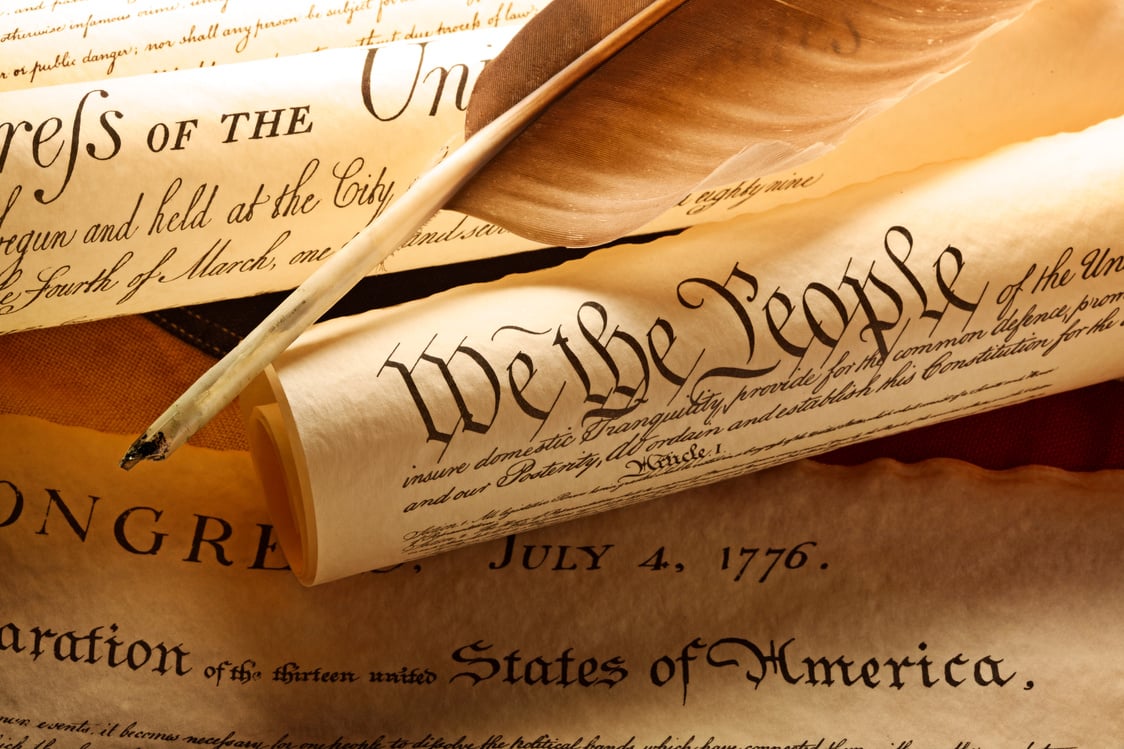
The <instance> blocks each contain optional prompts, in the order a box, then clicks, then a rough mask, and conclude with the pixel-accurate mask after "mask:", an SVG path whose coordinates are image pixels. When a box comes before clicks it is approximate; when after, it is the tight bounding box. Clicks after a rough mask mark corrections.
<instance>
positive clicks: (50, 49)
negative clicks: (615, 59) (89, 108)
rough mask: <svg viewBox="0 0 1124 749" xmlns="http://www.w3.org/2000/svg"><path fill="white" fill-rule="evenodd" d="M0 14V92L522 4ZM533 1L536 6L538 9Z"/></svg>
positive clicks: (506, 16)
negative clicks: (0, 61) (1, 56)
mask: <svg viewBox="0 0 1124 749" xmlns="http://www.w3.org/2000/svg"><path fill="white" fill-rule="evenodd" d="M19 5H20V6H22V7H15V8H13V7H10V6H9V7H4V8H0V52H2V53H3V63H0V91H8V90H13V89H18V88H29V87H32V86H37V87H41V86H49V85H58V84H60V83H69V82H72V81H96V80H101V79H106V78H122V77H125V76H130V75H143V74H145V73H160V72H167V71H170V70H180V69H188V68H207V67H212V66H215V65H222V64H226V63H232V62H245V61H247V60H260V59H265V58H270V57H275V56H277V55H278V54H285V55H294V54H301V53H304V52H316V51H319V50H323V49H331V48H338V47H371V46H375V45H378V44H385V43H388V42H395V41H402V40H420V39H425V38H432V37H440V36H446V35H448V34H454V33H457V32H460V31H469V30H473V29H480V28H488V27H492V28H496V27H499V26H503V25H506V24H509V23H518V22H520V21H523V20H525V19H526V18H527V17H528V16H530V15H532V14H534V13H535V12H536V11H537V10H538V7H539V5H536V4H535V3H531V2H526V0H503V1H502V2H501V1H500V0H328V1H327V2H325V1H324V0H317V2H311V0H270V2H268V3H262V2H259V1H255V0H177V1H174V2H166V0H49V1H45V2H38V3H33V2H28V3H23V2H21V3H19ZM540 5H541V3H540Z"/></svg>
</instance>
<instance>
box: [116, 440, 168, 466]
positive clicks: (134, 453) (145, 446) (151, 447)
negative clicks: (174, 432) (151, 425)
mask: <svg viewBox="0 0 1124 749" xmlns="http://www.w3.org/2000/svg"><path fill="white" fill-rule="evenodd" d="M167 456H168V441H167V440H166V439H164V433H163V432H157V433H156V435H155V436H153V437H149V436H148V433H147V432H146V433H144V434H142V435H141V436H140V437H138V438H137V439H136V440H135V441H134V442H133V444H132V445H130V446H129V450H128V452H126V453H125V457H123V458H121V467H122V468H124V469H125V470H126V471H128V470H129V469H131V468H132V467H133V466H135V465H136V464H137V463H140V462H141V461H142V460H163V459H164V458H166V457H167Z"/></svg>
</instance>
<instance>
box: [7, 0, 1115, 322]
mask: <svg viewBox="0 0 1124 749" xmlns="http://www.w3.org/2000/svg"><path fill="white" fill-rule="evenodd" d="M157 5H158V6H159V7H157ZM178 5H179V6H180V7H176V8H175V9H174V10H170V11H169V12H167V13H155V11H157V10H161V9H162V8H164V7H167V4H165V3H159V4H156V3H154V2H152V1H151V0H150V1H149V2H148V3H147V4H145V3H137V4H135V5H134V4H133V3H127V4H125V5H124V6H122V7H121V8H120V10H119V12H118V11H111V10H104V11H99V12H98V13H92V12H91V7H90V4H89V3H75V4H70V3H67V4H62V3H59V4H57V5H54V6H52V4H51V3H44V4H42V6H43V7H42V8H41V9H39V10H38V11H36V12H35V13H32V12H30V10H29V11H28V12H27V14H26V15H24V16H22V17H19V18H17V17H15V16H13V15H8V16H0V52H3V53H5V54H7V51H8V50H12V56H11V57H7V56H5V58H4V59H5V61H7V60H11V65H12V66H16V65H18V66H19V68H21V69H26V68H28V66H29V65H30V66H31V68H30V69H31V70H34V69H35V67H34V66H35V64H36V62H39V61H43V63H42V65H48V64H50V63H47V62H46V61H47V60H51V59H53V57H57V56H63V57H65V56H66V55H67V54H69V55H70V57H71V58H75V57H80V56H85V55H86V54H87V53H90V54H93V55H95V56H96V55H97V54H108V53H107V52H97V51H96V50H113V49H118V48H120V47H122V45H125V47H126V49H127V50H128V54H125V55H124V56H118V57H117V58H115V59H116V65H119V66H122V67H121V69H120V70H119V69H118V68H116V67H115V68H114V70H113V72H112V74H111V75H110V76H109V77H106V75H105V71H104V70H101V69H99V67H98V65H102V64H107V63H106V60H105V59H103V58H99V59H98V60H96V61H95V62H97V63H98V65H92V64H91V65H83V66H78V65H76V66H74V68H73V70H70V72H67V73H66V75H67V76H68V80H70V81H71V82H70V83H67V84H65V85H58V86H42V85H40V84H42V83H45V82H49V81H50V82H53V81H55V80H58V79H59V78H60V77H61V75H62V74H61V73H60V72H59V71H57V70H55V69H51V70H49V71H41V75H42V77H39V76H37V77H36V78H35V80H34V81H32V80H31V75H30V74H20V75H16V74H15V73H14V70H15V68H13V70H12V71H8V73H7V75H8V77H7V78H6V79H3V80H0V83H5V84H8V85H9V86H10V87H11V90H8V91H5V92H3V93H0V112H2V115H0V145H2V146H3V149H2V150H0V153H2V154H3V155H2V157H0V331H13V330H23V329H28V328H35V327H42V326H48V325H59V324H62V323H67V322H74V321H78V320H85V319H96V318H101V317H107V316H115V315H124V314H130V313H136V312H142V311H149V310H152V309H157V308H164V307H169V306H178V305H183V304H193V303H199V302H203V301H209V300H215V299H222V298H229V297H240V296H247V295H250V294H255V293H260V292H264V291H269V290H278V289H284V288H291V287H292V286H294V285H296V284H297V283H298V282H299V281H300V280H301V279H303V278H304V277H305V276H307V275H308V273H310V272H311V271H312V269H314V268H315V267H316V266H317V265H318V264H319V263H320V262H321V261H322V260H323V259H325V258H326V257H327V256H329V255H331V254H332V253H333V252H334V251H336V250H337V249H338V248H339V247H340V246H341V245H342V244H343V243H344V242H346V241H347V240H348V239H350V238H351V237H352V236H353V235H354V234H355V233H356V232H357V231H359V230H360V229H361V228H362V227H363V226H365V225H366V224H367V223H368V222H369V221H370V220H371V219H372V218H374V217H375V216H377V215H379V214H380V213H381V212H382V211H383V210H384V209H385V207H386V205H387V204H388V203H389V202H390V201H392V200H393V199H394V198H396V197H397V196H399V195H401V194H402V192H403V191H404V190H405V189H406V187H407V186H408V185H409V184H410V183H411V182H412V181H413V180H414V178H415V177H416V176H417V174H418V173H419V172H420V171H421V170H424V169H425V168H427V167H428V166H430V165H432V164H433V163H434V162H435V161H436V160H437V159H439V158H440V157H441V156H442V154H444V153H445V151H446V150H447V149H448V148H450V147H453V146H455V145H456V144H457V143H458V142H459V140H460V139H461V137H462V128H463V120H464V107H465V105H466V101H467V98H468V96H469V94H470V92H471V89H472V86H473V84H474V82H475V80H476V77H477V75H478V73H479V71H480V70H481V69H482V67H483V65H484V63H485V61H486V60H488V59H491V57H492V56H493V55H494V54H495V53H496V52H497V51H498V50H499V49H500V48H502V46H503V45H504V43H505V42H506V40H508V39H509V38H510V36H511V35H512V34H513V33H514V32H515V30H516V29H517V28H518V27H519V25H520V23H521V22H523V21H525V20H526V18H527V17H528V16H529V15H531V14H532V13H533V12H534V10H535V8H536V6H535V5H534V4H526V3H513V2H498V1H497V0H481V1H480V2H443V3H436V2H422V0H413V2H395V3H389V2H366V3H356V2H351V1H350V0H348V2H332V3H310V2H304V3H300V4H295V3H292V2H287V3H278V4H271V5H270V10H269V11H268V12H267V11H265V10H264V9H262V7H261V6H260V5H250V4H248V3H246V2H245V1H244V0H243V1H242V2H235V1H234V0H231V1H230V3H229V4H227V3H225V2H224V3H217V2H214V3H203V4H198V5H197V4H195V3H191V4H187V3H182V2H181V3H179V4H178ZM142 11H146V12H147V15H142ZM56 12H57V13H60V14H62V13H65V14H66V18H67V19H69V20H67V21H66V22H65V23H64V22H63V21H51V20H50V19H51V18H53V17H54V14H55V13H56ZM101 12H104V13H106V16H105V17H103V16H102V15H100V13H101ZM204 13H209V14H210V15H208V16H204V15H201V14H204ZM316 13H320V14H321V17H320V18H316V19H313V18H309V16H312V15H314V14H316ZM274 14H276V15H274ZM118 16H121V17H122V18H121V20H117V17H118ZM125 16H128V17H127V18H125ZM290 18H292V19H294V20H293V22H292V23H288V22H285V23H282V21H283V20H284V21H287V19H290ZM32 19H38V20H35V22H34V23H32ZM157 20H159V21H160V23H161V24H163V25H161V26H157V25H155V24H156V22H157ZM97 21H101V22H97ZM329 22H331V23H333V24H334V25H332V26H329V25H328V24H329ZM52 23H54V24H55V26H51V25H50V24H52ZM130 24H133V25H130ZM136 24H140V27H139V28H140V29H141V30H140V31H138V32H137V34H139V36H138V37H137V39H138V40H144V41H132V42H127V41H126V40H125V39H124V38H121V37H122V36H123V35H124V34H125V29H126V28H137V27H136V26H135V25H136ZM340 24H343V27H342V31H341V30H340V28H341V27H340ZM56 26H57V27H58V28H59V31H58V32H57V33H43V34H37V35H32V36H28V35H29V34H30V33H31V32H32V31H33V30H44V29H46V30H49V29H51V28H55V27H56ZM4 28H7V31H3V29H4ZM192 28H194V31H192ZM205 28H206V29H207V30H208V31H207V32H206V33H204V32H203V29H205ZM212 28H214V30H215V33H214V34H213V35H212V34H210V29H212ZM251 29H252V31H251ZM407 29H409V30H412V31H413V33H411V31H407ZM161 30H163V31H162V32H161ZM423 30H424V31H426V32H427V33H432V34H433V36H430V37H426V38H420V37H419V34H420V33H421V31H423ZM446 32H449V33H446ZM239 34H243V36H242V37H239ZM247 34H248V36H246V35H247ZM302 34H306V35H308V36H301V35H302ZM79 35H81V36H80V37H79ZM199 35H202V36H204V37H207V36H212V37H213V38H211V39H204V40H202V41H199V42H195V41H193V39H194V36H199ZM341 35H343V36H342V38H341ZM348 35H350V36H348ZM91 37H96V38H97V39H99V40H100V41H97V42H95V41H93V40H92V38H91ZM189 38H190V39H189ZM242 38H245V39H246V40H247V41H246V44H245V52H244V53H239V52H238V50H237V49H235V50H234V52H231V51H230V50H229V47H230V46H231V45H234V46H235V47H237V46H238V43H239V42H238V40H239V39H242ZM1122 38H1124V7H1121V5H1120V4H1119V3H1117V2H1115V0H1044V1H1043V2H1040V3H1038V4H1037V5H1035V7H1034V8H1032V9H1031V10H1030V11H1029V12H1028V13H1027V14H1026V15H1025V16H1024V17H1023V18H1021V19H1019V20H1018V21H1016V22H1014V23H1012V24H1010V25H1009V26H1007V27H1006V28H1003V29H1001V30H999V31H998V32H997V33H995V34H994V35H992V36H991V37H990V38H988V39H986V40H985V41H984V42H983V43H982V44H981V45H980V46H979V48H978V49H977V50H976V51H975V52H974V53H973V54H972V55H971V57H970V58H969V60H968V61H967V63H966V64H965V65H963V66H962V67H961V68H959V69H958V70H956V71H954V72H951V73H950V74H949V75H947V76H946V77H945V78H943V79H942V80H940V81H938V82H936V83H934V84H933V85H931V86H930V87H929V88H927V89H924V90H922V91H920V92H919V93H916V94H915V95H913V96H911V97H909V98H907V99H905V100H904V101H902V102H899V103H898V104H897V105H895V106H893V107H891V108H890V109H889V110H887V111H885V112H883V113H882V114H880V115H878V116H876V117H874V118H872V119H870V120H868V121H866V122H864V123H862V124H861V125H859V127H858V128H856V129H855V130H854V131H853V132H852V133H851V134H850V135H849V136H848V138H847V140H846V142H845V143H844V144H843V145H842V146H841V147H840V148H839V149H838V150H837V151H835V152H833V153H830V154H828V155H826V156H824V157H822V158H820V159H817V160H815V161H814V162H809V163H807V164H804V165H802V166H800V167H798V168H797V169H795V170H792V171H785V172H783V173H778V174H773V175H757V174H753V175H733V174H731V175H730V184H727V185H716V186H713V187H711V188H707V189H701V190H699V191H697V192H695V193H692V194H691V195H688V196H686V197H684V199H683V201H682V204H681V205H679V206H677V207H676V208H675V209H673V210H671V211H669V212H668V213H667V214H666V215H665V216H663V217H662V218H660V219H658V220H657V221H655V222H653V223H652V224H651V225H649V226H647V227H643V228H642V229H641V231H643V232H654V231H660V230H667V229H671V228H678V227H682V226H684V225H688V224H694V223H699V222H710V221H716V220H721V219H725V218H730V217H733V216H736V215H739V214H742V213H751V212H761V211H765V210H767V209H770V208H772V207H775V206H778V205H782V204H786V203H791V202H795V201H799V200H802V199H805V198H811V197H818V196H823V195H827V194H830V193H831V192H834V191H836V190H839V189H840V188H842V187H845V186H847V185H851V184H857V183H862V182H866V181H869V180H872V179H876V178H878V177H880V176H882V175H886V174H890V173H895V172H903V171H909V170H911V169H914V168H916V167H919V166H922V165H925V164H931V163H939V162H945V161H948V160H952V159H959V158H969V157H977V156H982V155H984V154H986V153H988V152H989V151H991V150H993V149H995V148H997V147H999V146H1002V145H1005V144H1008V143H1012V142H1017V141H1021V140H1026V139H1029V138H1033V137H1036V136H1042V135H1050V134H1054V133H1057V132H1064V131H1072V130H1080V129H1083V128H1085V127H1088V126H1090V125H1093V124H1095V123H1097V122H1100V121H1102V120H1105V119H1108V118H1111V117H1115V116H1119V115H1120V114H1121V113H1122V112H1124V86H1122V85H1121V80H1120V70H1119V66H1117V65H1113V64H1111V63H1110V61H1112V60H1114V59H1115V58H1116V57H1117V53H1118V50H1119V47H1120V43H1121V39H1122ZM185 39H187V41H185ZM349 40H350V41H349ZM164 41H167V42H169V43H170V45H169V46H167V47H161V46H160V45H161V44H162V42H164ZM33 43H34V44H35V45H37V46H35V47H33V48H30V47H26V46H18V47H14V48H13V47H12V46H11V45H32V44H33ZM313 43H314V44H315V45H316V46H325V47H332V48H331V49H327V50H325V51H322V52H317V53H309V54H294V53H296V52H304V51H306V50H308V49H310V48H312V45H313ZM341 44H350V45H352V46H342V47H341V46H339V45H341ZM52 45H54V46H52ZM149 45H155V46H157V47H159V48H158V49H153V50H147V46H149ZM198 45H202V46H198ZM372 45H374V46H372ZM142 47H143V48H144V49H142ZM201 49H207V50H208V52H207V53H206V54H205V55H204V57H202V58H200V57H199V51H200V50H201ZM133 50H135V51H136V54H134V53H133ZM266 50H268V52H267V51H266ZM251 51H252V53H253V54H254V55H262V56H264V57H265V59H258V60H255V61H251V62H240V63H236V64H225V65H217V66H210V65H208V64H206V63H207V62H208V61H210V60H218V59H220V58H221V60H225V61H228V62H229V61H230V60H242V59H246V58H247V57H248V56H251ZM220 53H225V56H223V55H222V54H220ZM172 54H176V55H186V57H183V58H182V65H183V69H181V70H171V71H168V72H164V73H160V74H158V75H147V76H130V77H123V76H121V75H119V74H120V72H122V70H124V69H125V66H126V64H127V63H130V64H131V65H132V67H129V68H128V70H129V72H139V71H140V70H164V69H165V68H166V67H169V65H168V64H167V63H165V62H157V60H163V59H164V58H163V57H160V56H162V55H172ZM274 54H280V55H281V56H280V57H278V58H276V59H274V58H273V55H274ZM149 55H153V56H155V57H153V58H152V60H153V61H152V62H149V63H143V64H142V63H135V64H133V63H131V61H133V60H134V59H138V60H139V59H140V58H144V59H146V60H147V59H148V56H149ZM176 59H177V60H179V59H180V58H176ZM200 62H203V63H204V65H203V67H199V64H200ZM180 64H181V62H176V63H175V64H174V65H171V67H176V66H179V65H180ZM7 65H8V63H7V62H5V63H4V65H3V66H0V68H4V69H6V67H5V66H7ZM136 65H142V67H141V68H138V67H136ZM143 65H149V66H151V67H149V68H144V67H143ZM68 70H69V69H68ZM1012 91H1017V92H1019V95H1018V96H1017V97H1014V96H1011V95H1010V94H1011V92H1012ZM106 185H112V186H113V189H106ZM535 246H536V245H533V244H530V243H528V242H527V241H525V240H521V239H518V238H516V237H514V236H512V235H511V234H509V233H508V232H506V231H504V230H502V229H501V228H500V227H497V226H495V225H493V224H491V223H489V222H486V221H481V220H477V219H471V218H467V217H465V216H462V215H460V214H456V213H453V212H444V213H442V214H439V215H438V216H437V217H436V218H435V219H434V220H433V221H432V222H430V224H428V225H427V226H426V227H424V228H423V229H422V230H420V231H419V232H418V233H417V235H416V236H415V237H413V238H412V239H411V240H409V241H408V242H407V243H406V247H405V248H404V250H403V251H401V252H399V253H398V254H397V255H395V256H394V257H392V258H391V259H390V260H389V261H388V262H387V264H386V266H387V268H388V269H390V270H401V269H406V268H416V267H425V266H430V265H435V264H442V263H448V262H451V261H454V260H464V259H469V258H475V257H482V256H489V255H498V254H504V253H510V252H517V251H521V250H526V249H529V248H532V247H535Z"/></svg>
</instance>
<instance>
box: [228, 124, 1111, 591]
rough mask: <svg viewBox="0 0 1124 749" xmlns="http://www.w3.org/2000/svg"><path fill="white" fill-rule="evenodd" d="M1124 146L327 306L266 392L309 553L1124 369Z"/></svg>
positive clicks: (417, 547)
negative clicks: (367, 304) (348, 309)
mask: <svg viewBox="0 0 1124 749" xmlns="http://www.w3.org/2000/svg"><path fill="white" fill-rule="evenodd" d="M1122 139H1124V119H1118V120H1112V121H1110V122H1106V123H1103V124H1102V125H1099V126H1097V127H1094V128H1092V129H1090V130H1088V131H1086V132H1083V133H1080V134H1073V135H1058V136H1053V137H1051V138H1047V139H1042V140H1039V141H1034V142H1031V143H1027V144H1023V145H1020V146H1016V147H1011V148H1009V149H1006V150H1003V151H1001V152H998V153H996V154H995V155H993V156H990V157H987V158H984V159H979V160H975V161H969V162H961V163H955V164H949V165H945V166H940V167H931V168H928V169H923V170H918V171H917V172H914V173H911V174H908V175H901V176H898V177H892V178H886V179H884V180H881V181H879V182H876V183H872V184H870V185H865V186H861V187H856V188H852V189H849V190H846V191H842V192H840V193H837V194H835V195H833V196H831V197H829V198H826V199H823V200H818V201H805V202H802V203H800V204H798V205H795V206H790V207H787V208H782V209H777V210H775V211H773V212H771V213H769V214H767V215H761V216H754V217H746V218H742V219H737V220H734V221H730V222H725V223H723V224H716V225H712V226H707V227H695V228H694V229H691V230H688V231H687V232H685V233H684V234H683V235H681V236H679V237H672V238H667V239H663V240H660V241H657V242H653V243H650V244H648V245H644V246H640V247H620V248H614V249H613V250H612V251H607V252H602V253H597V254H594V255H591V256H590V257H587V258H585V259H583V260H581V261H577V262H574V263H570V264H567V265H565V266H562V267H560V268H557V269H552V270H547V271H543V272H539V273H536V274H531V275H522V276H516V277H509V278H508V279H504V280H503V281H500V282H497V283H494V284H486V285H479V286H474V287H468V288H462V289H457V290H454V291H452V292H449V293H447V294H443V295H439V296H436V297H431V298H430V299H427V300H423V301H420V302H417V303H412V304H407V305H402V306H400V307H398V308H395V309H392V310H387V311H380V312H373V313H369V314H367V315H363V316H356V317H353V318H347V319H341V320H336V321H332V322H329V323H326V324H323V325H321V326H319V327H318V328H317V329H314V330H313V331H312V332H310V333H309V334H307V335H306V336H305V337H304V338H302V339H300V340H299V341H298V343H297V344H296V345H295V346H294V347H293V348H292V349H290V350H289V351H288V352H287V353H286V354H285V355H283V356H282V357H281V358H280V359H279V360H278V362H277V364H276V366H275V368H274V370H273V371H271V372H270V373H269V374H267V375H266V376H264V377H263V378H261V379H260V380H259V381H258V382H257V383H256V384H255V385H254V386H253V387H252V388H251V389H250V390H249V391H248V392H247V393H246V394H245V395H244V396H243V399H242V400H243V408H244V409H245V410H246V412H247V413H248V423H249V425H250V426H249V434H250V440H251V445H252V446H253V449H254V452H255V455H256V456H257V458H258V460H257V462H258V466H259V468H260V470H261V472H262V474H263V477H264V480H265V481H266V483H267V488H268V489H269V499H270V501H271V503H272V504H273V510H274V517H275V518H276V522H277V523H278V527H279V529H280V531H281V540H282V542H283V543H284V544H285V546H286V548H287V549H288V550H289V557H290V559H292V560H293V565H294V569H295V570H296V571H297V573H298V575H299V576H300V577H301V579H302V580H304V581H306V582H310V583H315V582H322V581H326V580H331V579H334V578H337V577H340V576H343V575H348V574H354V573H357V572H361V571H363V570H366V569H369V568H371V567H377V566H382V565H386V564H393V563H397V562H401V561H402V560H404V559H411V558H415V557H421V556H425V555H428V554H432V553H435V552H438V551H443V550H446V549H449V548H454V547H457V546H461V545H464V544H465V543H469V542H473V541H477V540H483V539H488V538H495V537H497V536H502V535H505V534H507V533H511V532H514V531H518V530H525V529H528V528H531V527H535V526H539V525H543V524H547V523H552V522H558V521H560V520H564V519H569V518H572V517H575V516H579V515H582V514H587V513H591V512H597V511H604V510H607V509H610V508H614V507H619V506H622V505H626V504H629V503H632V502H635V501H638V500H641V499H647V498H651V497H653V496H655V495H658V494H661V493H667V492H669V491H673V490H676V489H679V488H684V487H686V486H690V485H693V484H699V483H703V482H708V481H714V480H717V479H721V478H724V477H729V476H733V475H737V474H741V473H745V472H748V471H750V470H753V469H757V468H761V467H764V466H768V465H774V464H778V463H782V462H786V461H790V460H793V459H797V458H800V457H804V456H807V455H812V454H816V453H819V452H824V451H826V450H828V449H830V448H832V447H836V446H839V445H843V444H847V443H851V442H858V441H861V440H864V439H868V438H871V437H874V436H877V435H884V434H889V433H894V432H899V431H903V430H906V429H910V428H912V427H916V426H919V425H921V424H924V423H928V422H935V421H940V420H944V419H949V418H953V417H955V416H960V415H964V414H968V413H973V412H978V411H981V410H985V409H991V408H996V407H999V406H1002V405H1006V404H1010V403H1016V402H1021V401H1025V400H1029V399H1031V398H1035V397H1039V396H1043V395H1046V394H1049V393H1055V392H1059V391H1063V390H1067V389H1071V388H1075V387H1079V386H1082V385H1087V384H1092V383H1095V382H1100V381H1103V380H1106V379H1110V378H1112V377H1116V376H1120V375H1121V374H1124V359H1122V358H1121V356H1120V353H1119V352H1120V350H1121V346H1122V345H1124V325H1122V324H1124V316H1122V315H1121V312H1120V308H1121V304H1122V302H1124V297H1122V296H1121V293H1120V279H1121V278H1122V277H1124V276H1122V275H1121V274H1122V273H1124V257H1121V254H1120V253H1119V252H1118V251H1116V250H1114V248H1113V246H1114V241H1115V239H1116V237H1118V236H1119V235H1120V233H1121V231H1122V230H1124V224H1122V223H1121V221H1122V219H1121V213H1120V210H1119V208H1120V206H1119V196H1120V195H1122V194H1124V151H1122V150H1121V149H1120V148H1119V144H1120V143H1121V142H1124V140H1122ZM374 487H378V489H377V491H376V490H375V489H374Z"/></svg>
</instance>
